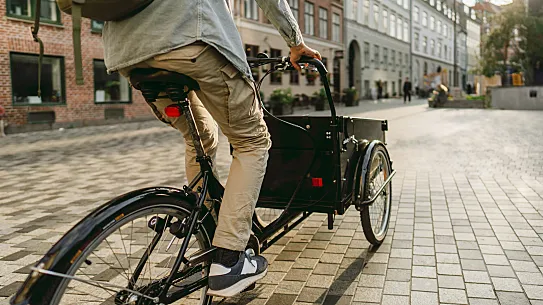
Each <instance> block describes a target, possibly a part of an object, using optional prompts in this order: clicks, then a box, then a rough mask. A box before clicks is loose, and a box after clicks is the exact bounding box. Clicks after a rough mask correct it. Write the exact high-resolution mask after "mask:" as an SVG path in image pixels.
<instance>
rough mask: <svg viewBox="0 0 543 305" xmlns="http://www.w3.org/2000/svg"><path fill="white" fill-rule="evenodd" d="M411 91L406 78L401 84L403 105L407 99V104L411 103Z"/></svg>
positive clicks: (409, 83)
mask: <svg viewBox="0 0 543 305" xmlns="http://www.w3.org/2000/svg"><path fill="white" fill-rule="evenodd" d="M411 89H412V85H411V81H409V77H406V78H405V82H404V83H403V102H404V104H405V102H406V101H407V99H408V98H409V102H410V103H411Z"/></svg>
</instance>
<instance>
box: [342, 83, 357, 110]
mask: <svg viewBox="0 0 543 305" xmlns="http://www.w3.org/2000/svg"><path fill="white" fill-rule="evenodd" d="M343 93H344V94H345V106H346V107H350V106H358V91H356V89H355V88H354V87H351V88H345V89H343Z"/></svg>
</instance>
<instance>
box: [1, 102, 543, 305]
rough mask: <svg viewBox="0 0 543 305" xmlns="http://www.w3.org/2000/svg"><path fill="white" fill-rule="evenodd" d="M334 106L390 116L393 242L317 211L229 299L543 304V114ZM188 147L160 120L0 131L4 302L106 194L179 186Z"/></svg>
mask: <svg viewBox="0 0 543 305" xmlns="http://www.w3.org/2000/svg"><path fill="white" fill-rule="evenodd" d="M338 113H341V114H347V113H348V114H349V115H352V116H363V117H376V118H386V119H388V120H389V129H390V131H389V132H388V134H387V140H388V148H389V151H390V154H391V156H392V158H393V160H394V167H395V169H397V170H398V175H397V176H396V177H395V178H394V181H393V215H392V219H391V227H390V230H389V232H388V236H387V239H386V240H385V243H384V244H383V245H382V246H381V247H380V248H379V249H378V250H377V251H375V252H373V251H369V244H368V243H367V242H366V240H365V238H364V235H363V233H362V228H361V225H360V218H359V215H358V214H357V212H356V210H349V212H348V213H347V214H345V215H344V216H342V217H338V218H337V220H336V223H335V226H334V229H333V230H332V231H329V230H328V229H327V228H326V221H325V218H324V217H323V216H322V215H312V216H311V217H310V218H309V219H308V220H306V221H305V222H304V223H303V224H302V225H301V226H300V227H299V228H297V229H295V230H293V231H291V232H290V233H289V234H287V235H286V236H285V237H284V238H282V239H281V240H280V242H278V243H277V244H276V245H274V246H272V247H271V248H270V249H269V250H268V251H267V252H266V254H265V255H266V256H267V258H268V260H269V261H270V262H271V266H270V269H269V273H268V275H267V276H266V278H264V279H263V280H262V281H261V282H260V283H259V284H258V285H257V288H256V289H255V290H253V291H251V292H248V293H244V294H242V295H241V296H239V297H236V298H233V299H229V300H225V301H224V302H223V304H230V303H232V304H235V303H240V304H269V305H276V304H306V303H318V304H323V303H324V304H327V305H328V304H338V305H340V304H355V305H361V304H413V305H417V304H424V305H431V304H473V305H482V304H484V305H490V304H502V305H509V304H515V305H524V304H533V305H541V304H543V274H542V272H543V241H542V238H543V214H542V211H543V199H542V198H543V158H542V157H543V141H542V140H541V135H542V134H543V133H542V130H543V119H542V115H543V112H535V111H500V110H479V109H466V110H456V109H429V108H427V107H426V106H425V105H424V101H414V102H413V104H409V105H403V104H402V103H401V102H400V101H398V100H389V101H385V102H381V103H372V102H366V103H363V104H361V105H360V106H359V107H355V108H341V109H339V110H338ZM222 140H223V141H222V143H223V144H222V146H221V151H220V154H221V155H222V157H221V158H220V159H219V160H218V166H219V170H220V172H221V174H222V177H223V178H225V177H226V173H227V171H228V167H229V155H228V148H227V144H226V141H224V139H222ZM182 153H183V144H182V139H181V137H180V135H179V134H178V133H176V132H175V131H174V130H173V129H171V128H169V127H166V126H163V125H161V123H159V122H145V123H131V124H123V125H116V126H102V127H88V128H82V129H72V130H64V131H62V132H61V131H52V132H39V133H28V134H18V135H12V136H10V137H8V138H5V139H0V177H1V178H0V223H2V226H1V227H0V304H6V303H7V298H8V297H9V296H11V295H12V294H13V293H14V291H15V290H16V289H17V288H18V286H19V285H20V283H21V281H23V280H24V279H25V277H26V275H27V273H28V270H29V266H31V265H32V264H33V263H34V262H35V261H36V260H37V259H39V258H40V257H41V255H42V254H43V253H44V252H45V251H46V250H48V249H49V248H50V247H51V245H52V244H53V243H54V242H55V241H57V240H58V239H59V238H60V237H61V236H62V234H63V233H64V232H66V231H67V230H68V229H69V228H70V227H71V226H72V225H73V224H74V223H75V222H77V221H78V220H80V219H81V218H82V217H84V216H85V215H86V214H88V213H89V212H90V211H91V210H93V209H94V208H95V207H97V206H98V205H100V204H101V203H103V202H105V201H106V200H108V199H111V198H112V197H114V196H117V195H119V194H122V193H125V192H127V191H130V190H133V189H136V188H141V187H145V186H152V185H170V186H179V185H180V184H181V183H182V182H183V181H184V176H183V174H182V169H183V158H181V157H180V156H181V155H182ZM177 160H178V164H177V163H176V162H177ZM177 165H178V166H177ZM80 304H81V303H80Z"/></svg>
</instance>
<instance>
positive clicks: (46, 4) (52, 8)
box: [40, 0, 60, 22]
mask: <svg viewBox="0 0 543 305" xmlns="http://www.w3.org/2000/svg"><path fill="white" fill-rule="evenodd" d="M40 15H41V17H42V18H44V19H48V20H51V21H55V22H58V21H59V17H60V14H59V13H58V9H57V2H56V0H41V14H40Z"/></svg>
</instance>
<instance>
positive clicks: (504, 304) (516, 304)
mask: <svg viewBox="0 0 543 305" xmlns="http://www.w3.org/2000/svg"><path fill="white" fill-rule="evenodd" d="M496 295H497V296H498V300H499V301H500V305H530V301H529V300H528V298H527V297H526V295H524V293H520V292H506V291H496Z"/></svg>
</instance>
